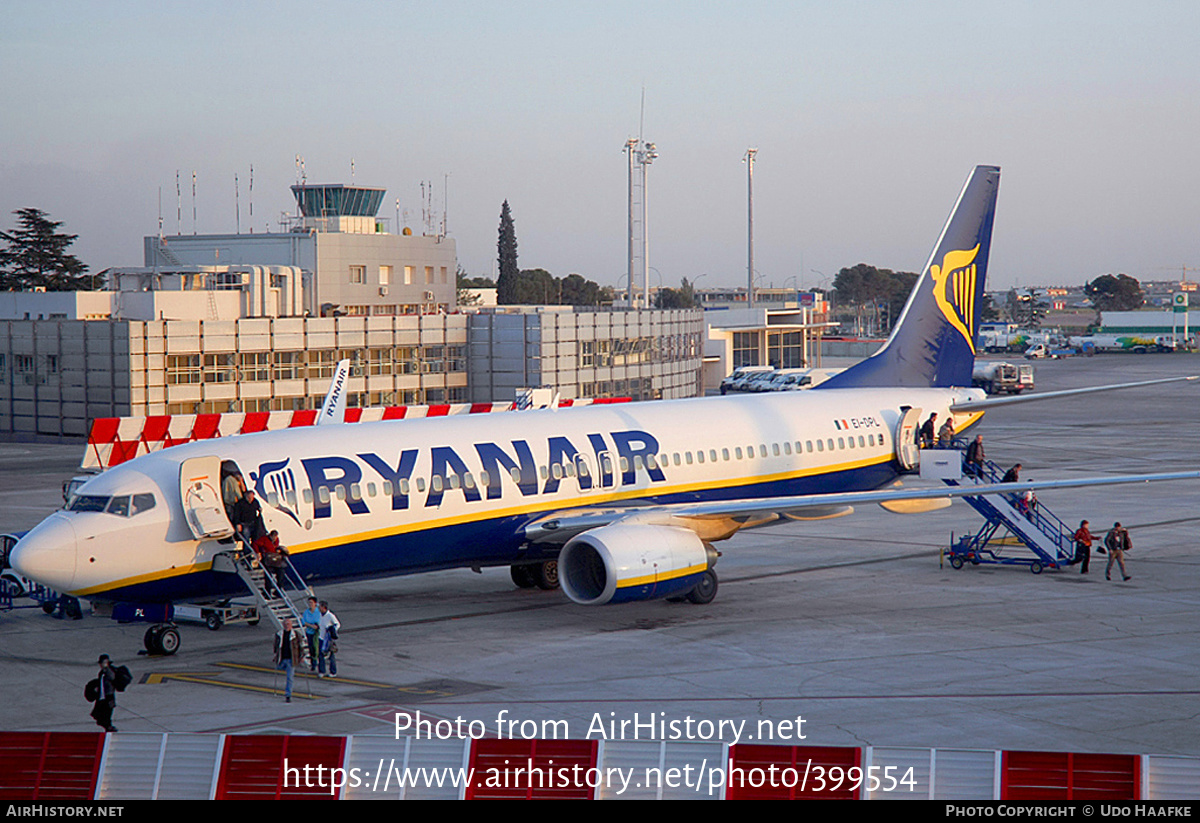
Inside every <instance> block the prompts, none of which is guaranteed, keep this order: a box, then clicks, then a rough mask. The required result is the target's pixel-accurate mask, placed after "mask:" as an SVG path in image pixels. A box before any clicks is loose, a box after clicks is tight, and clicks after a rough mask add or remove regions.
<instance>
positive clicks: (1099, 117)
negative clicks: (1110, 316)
mask: <svg viewBox="0 0 1200 823" xmlns="http://www.w3.org/2000/svg"><path fill="white" fill-rule="evenodd" d="M0 78H2V79H0V226H4V227H10V226H12V225H13V218H12V217H11V214H10V213H11V212H12V211H13V210H14V209H18V208H21V207H26V206H34V207H37V208H41V209H44V210H45V211H48V212H50V214H51V215H52V216H53V217H54V218H55V219H58V220H62V221H65V224H66V226H65V228H66V229H67V230H68V231H71V232H73V233H77V234H79V236H80V237H79V240H78V242H77V244H76V247H75V249H76V252H77V254H78V255H79V256H80V257H81V258H82V259H83V260H84V262H85V263H87V264H88V265H89V266H90V267H91V268H92V269H93V270H99V269H102V268H105V267H107V266H114V265H122V266H124V265H140V264H141V262H142V251H141V249H142V240H141V238H142V237H143V236H144V235H151V234H154V233H155V232H156V231H157V216H158V201H159V191H160V188H161V192H162V194H161V197H162V213H163V217H164V228H165V231H166V232H167V233H168V234H171V233H175V232H176V230H177V227H179V225H180V224H179V223H177V220H176V197H175V174H176V171H177V170H178V171H180V172H181V176H182V178H183V180H184V188H185V192H184V197H183V220H182V225H181V228H182V230H183V232H184V233H188V234H190V233H191V232H192V231H193V228H194V227H193V221H192V217H191V212H192V200H191V172H192V170H195V171H196V172H197V175H198V178H199V183H198V195H197V198H196V210H197V213H198V221H197V222H196V224H195V229H197V230H198V231H199V232H201V233H210V232H232V231H234V229H235V201H234V175H235V174H237V175H238V177H239V179H240V187H241V225H242V230H243V231H248V230H249V227H250V225H251V223H250V219H249V214H248V211H249V199H248V192H247V185H248V177H249V168H250V166H251V165H253V166H254V222H253V225H254V227H255V231H263V230H265V229H266V228H267V227H268V226H270V227H271V228H272V229H275V228H276V227H277V222H278V218H279V215H280V213H281V212H283V211H285V210H292V209H293V208H294V205H293V203H294V201H293V200H292V197H291V193H290V191H289V190H288V186H289V185H291V184H292V183H293V182H295V156H296V155H297V154H300V155H302V156H303V157H304V158H305V161H306V166H307V172H308V180H309V182H312V183H325V182H347V183H348V182H350V163H351V159H353V160H354V164H355V170H356V174H355V178H354V182H356V183H358V184H360V185H369V186H380V187H386V188H387V190H388V194H387V196H386V198H385V201H384V203H385V205H384V207H383V208H382V209H381V212H380V214H381V216H383V217H387V218H393V217H394V215H395V206H394V203H395V198H396V197H399V198H400V199H401V205H402V208H403V209H404V210H405V211H406V212H407V213H408V223H409V224H410V225H412V226H413V227H414V229H416V230H418V231H419V227H420V224H421V190H420V182H421V181H422V180H428V181H432V183H433V186H432V188H433V190H434V201H435V209H436V210H437V212H438V213H439V216H440V212H441V209H442V199H443V188H444V186H445V187H446V188H447V189H448V192H449V196H448V205H449V209H448V213H449V220H448V223H449V230H450V234H451V235H452V236H453V237H454V238H455V239H456V240H457V243H458V254H459V261H460V263H461V264H462V266H463V267H464V268H465V269H466V270H467V272H468V273H469V274H471V275H478V274H485V275H487V274H492V273H493V271H494V268H495V258H496V229H497V224H498V221H499V214H500V204H501V202H502V201H503V200H504V199H505V198H507V199H508V201H509V203H510V204H511V206H512V211H513V215H514V218H515V221H516V229H517V239H518V243H519V254H520V264H521V266H522V267H523V268H532V267H538V266H540V267H543V268H546V269H549V270H550V271H551V272H553V273H554V274H556V275H560V276H562V275H566V274H568V273H570V272H578V273H580V274H582V275H584V276H585V277H588V278H591V279H594V280H597V281H599V282H601V283H608V284H616V283H617V281H618V279H619V278H621V277H622V276H623V273H624V271H625V253H626V161H625V157H624V154H623V151H622V147H623V145H624V142H625V140H626V139H627V138H628V137H631V136H636V135H637V132H638V119H639V104H640V99H641V93H642V88H643V86H644V87H645V90H646V113H645V132H644V133H645V137H646V139H648V140H652V141H654V142H655V143H657V145H658V148H659V152H660V155H661V156H660V157H659V159H658V160H657V161H656V162H655V164H654V165H653V166H652V167H651V169H650V185H649V202H650V220H649V226H650V238H651V250H650V262H651V265H653V266H654V267H655V268H656V269H658V271H659V272H660V274H661V280H662V282H663V283H664V284H665V285H674V284H676V283H678V281H679V278H680V277H683V276H687V277H690V278H693V279H696V278H699V277H700V276H701V275H707V276H706V277H704V278H702V279H700V280H699V283H698V285H699V286H700V287H708V286H716V285H735V284H742V283H744V282H745V279H746V277H745V267H746V168H745V166H744V165H743V164H742V163H741V162H740V161H741V158H742V156H743V154H744V153H745V150H746V148H747V147H749V146H755V147H757V148H758V149H759V154H758V161H757V163H756V165H755V176H754V184H755V187H754V188H755V239H756V244H755V268H756V269H757V270H758V271H759V272H760V274H761V276H762V278H763V280H764V281H765V282H767V283H774V284H775V285H779V286H782V285H784V284H785V283H786V284H787V285H791V284H792V283H797V282H798V283H799V284H800V285H813V284H816V283H818V281H820V279H821V275H820V274H818V273H816V272H820V273H823V274H824V275H825V276H826V282H828V279H829V278H831V277H832V275H833V274H834V273H835V272H836V271H837V270H838V269H839V268H841V267H843V266H850V265H853V264H855V263H858V262H866V263H871V264H874V265H878V266H886V267H889V268H896V269H909V270H915V269H918V268H919V267H920V266H921V265H922V264H923V263H924V262H925V258H926V256H927V255H928V253H929V251H930V247H931V246H932V245H933V242H934V240H935V239H936V236H937V233H938V231H939V230H940V228H941V225H942V222H943V221H944V220H945V217H946V214H947V212H948V210H949V208H950V207H951V205H952V204H953V202H954V199H955V197H956V196H957V194H958V191H959V188H960V186H961V185H962V183H963V181H964V180H965V179H966V176H967V174H968V172H969V171H970V170H971V168H972V167H973V166H974V165H976V164H978V163H988V164H998V165H1000V166H1001V167H1002V168H1003V176H1002V182H1001V186H1000V203H999V207H998V213H997V220H996V229H995V236H994V242H993V252H992V269H991V283H990V285H991V286H992V287H1000V286H1009V285H1012V284H1013V283H1016V282H1019V283H1022V284H1033V283H1047V282H1049V283H1057V282H1067V283H1071V282H1075V283H1081V282H1083V281H1085V280H1089V279H1091V278H1093V277H1096V276H1097V275H1099V274H1103V273H1106V272H1117V271H1122V272H1127V273H1129V274H1132V275H1134V276H1136V277H1139V278H1143V279H1166V278H1168V277H1170V276H1171V272H1170V271H1169V269H1170V268H1172V267H1174V269H1175V273H1176V274H1177V273H1178V272H1179V267H1180V266H1183V265H1186V266H1188V267H1192V266H1195V267H1198V268H1200V249H1197V242H1196V235H1197V230H1196V227H1197V226H1198V225H1200V204H1198V203H1197V194H1196V192H1197V188H1198V187H1197V182H1198V176H1200V172H1198V169H1200V164H1198V163H1197V162H1196V160H1195V158H1194V153H1195V148H1196V146H1197V144H1198V142H1200V140H1198V138H1200V3H1195V2H1188V1H1187V0H1179V2H1170V3H1167V2H1142V3H1131V2H1128V1H1127V0H1126V1H1125V2H1119V3H1107V2H1081V3H1056V2H1047V1H1046V0H1040V2H1029V3H1024V2H1005V3H993V4H984V3H970V4H969V3H962V2H949V3H932V2H925V3H918V2H907V3H900V2H897V3H890V2H878V3H876V2H862V3H852V2H836V3H835V2H820V3H805V2H778V3H768V2H738V3H736V4H735V3H657V2H653V1H652V0H646V1H645V2H641V3H626V2H612V0H610V2H605V3H594V4H593V3H582V2H557V3H549V2H548V3H529V2H520V1H519V0H510V2H504V3H498V2H445V1H444V0H443V1H442V2H429V3H423V2H422V3H417V2H381V3H372V2H357V3H352V4H351V3H331V2H327V1H326V2H320V3H314V2H298V1H297V0H288V2H279V3H269V2H254V0H243V1H242V2H236V3H234V2H228V3H227V2H211V1H210V2H204V3H179V2H163V0H156V2H130V1H129V0H122V2H119V3H114V2H94V3H93V2H53V1H52V0H36V1H28V2H27V0H6V2H5V3H4V7H3V22H2V24H0ZM447 174H449V178H448V185H447V179H446V175H447ZM814 270H815V271H814ZM1197 278H1200V275H1192V279H1197ZM658 279H659V277H658V276H656V275H652V278H651V282H652V283H655V284H656V283H657V282H658Z"/></svg>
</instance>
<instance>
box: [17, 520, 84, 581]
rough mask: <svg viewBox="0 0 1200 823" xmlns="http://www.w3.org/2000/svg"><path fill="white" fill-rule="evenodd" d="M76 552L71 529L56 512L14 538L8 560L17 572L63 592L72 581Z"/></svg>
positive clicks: (67, 522)
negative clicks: (15, 539)
mask: <svg viewBox="0 0 1200 823" xmlns="http://www.w3.org/2000/svg"><path fill="white" fill-rule="evenodd" d="M76 554H77V552H76V542H75V529H74V527H73V526H72V525H71V521H70V520H69V519H68V518H67V517H65V516H64V515H62V514H59V513H56V514H52V515H50V516H49V517H47V518H46V519H45V520H43V521H42V522H41V523H39V524H38V525H37V526H36V527H34V529H33V531H31V532H29V534H27V535H25V536H24V537H22V538H21V539H20V540H18V541H17V545H15V546H13V549H12V553H11V554H10V555H9V563H10V564H11V565H12V567H13V568H14V569H15V570H16V572H17V574H20V575H22V576H24V577H28V578H30V579H31V580H36V581H37V582H38V583H42V584H43V585H46V586H49V587H50V588H52V589H54V590H55V591H57V592H64V593H65V592H69V591H70V590H71V586H72V585H73V584H74V582H75V557H76Z"/></svg>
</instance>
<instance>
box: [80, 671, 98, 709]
mask: <svg viewBox="0 0 1200 823" xmlns="http://www.w3.org/2000/svg"><path fill="white" fill-rule="evenodd" d="M99 698H100V678H99V677H93V678H92V679H91V680H89V681H88V682H87V685H86V686H84V687H83V699H84V700H86V701H87V702H89V703H95V702H96V701H97V700H98V699H99Z"/></svg>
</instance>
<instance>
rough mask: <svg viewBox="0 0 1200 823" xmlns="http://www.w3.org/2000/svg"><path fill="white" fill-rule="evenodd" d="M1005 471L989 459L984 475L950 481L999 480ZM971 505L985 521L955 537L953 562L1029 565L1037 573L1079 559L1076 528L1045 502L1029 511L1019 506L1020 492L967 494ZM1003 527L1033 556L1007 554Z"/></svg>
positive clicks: (957, 484)
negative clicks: (966, 532) (977, 495)
mask: <svg viewBox="0 0 1200 823" xmlns="http://www.w3.org/2000/svg"><path fill="white" fill-rule="evenodd" d="M1003 476H1004V472H1003V470H1002V469H1001V468H1000V467H999V466H997V465H996V464H995V463H993V462H992V461H990V460H988V461H986V462H985V464H984V467H983V472H982V477H980V478H974V477H970V476H966V477H964V478H963V479H962V480H946V483H947V484H948V485H951V486H959V485H969V484H971V483H978V484H980V485H983V484H991V483H999V482H1000V481H1001V479H1002V478H1003ZM962 499H963V500H965V501H966V502H967V504H968V505H970V506H971V508H973V509H975V511H977V512H979V513H980V514H981V515H983V519H984V524H983V527H982V528H980V529H979V531H977V532H975V533H974V534H967V535H964V536H963V537H961V538H959V539H958V540H956V541H954V540H952V545H951V546H950V553H949V554H950V565H951V566H953V567H954V568H956V569H958V568H961V567H962V565H963V563H964V562H969V563H972V564H979V563H998V564H1002V565H1027V566H1029V570H1030V571H1032V572H1033V573H1034V574H1039V573H1040V572H1041V571H1042V569H1045V568H1050V569H1058V568H1062V567H1064V566H1068V565H1070V564H1071V562H1072V561H1073V560H1074V559H1075V541H1074V534H1075V532H1074V530H1073V529H1071V528H1070V527H1069V526H1067V524H1066V523H1064V522H1063V521H1062V520H1060V519H1059V518H1058V517H1055V516H1054V514H1053V513H1051V512H1050V511H1049V510H1048V509H1047V508H1046V507H1045V506H1044V505H1043V504H1041V503H1038V504H1037V505H1036V506H1035V507H1034V508H1033V511H1031V512H1030V513H1029V514H1024V513H1022V511H1021V510H1020V509H1019V508H1018V505H1019V501H1020V495H1019V494H991V495H987V496H980V497H964V498H962ZM1001 527H1003V528H1004V529H1006V530H1007V532H1008V533H1009V534H1011V535H1012V536H1014V537H1016V538H1017V540H1019V541H1020V542H1021V543H1022V544H1024V545H1025V546H1026V547H1027V548H1028V549H1029V550H1030V551H1032V552H1033V554H1034V557H1033V558H1027V557H1026V558H1016V557H1007V556H1004V555H1003V554H1002V553H1001V551H1000V550H998V547H999V546H1001V545H1003V537H1004V535H1001V536H1000V537H999V538H997V536H996V535H997V532H999V531H1000V529H1001Z"/></svg>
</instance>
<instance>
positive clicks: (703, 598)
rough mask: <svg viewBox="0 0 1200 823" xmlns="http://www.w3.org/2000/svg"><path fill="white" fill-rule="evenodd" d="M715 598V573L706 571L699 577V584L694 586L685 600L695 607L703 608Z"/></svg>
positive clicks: (710, 570)
mask: <svg viewBox="0 0 1200 823" xmlns="http://www.w3.org/2000/svg"><path fill="white" fill-rule="evenodd" d="M716 596H717V573H716V572H714V571H713V570H712V569H708V570H707V571H705V572H704V574H702V575H701V576H700V582H699V583H697V584H696V588H694V589H692V590H691V591H690V592H688V596H687V599H688V600H689V601H690V602H692V603H695V604H696V605H697V606H704V605H707V604H709V603H711V602H713V598H714V597H716Z"/></svg>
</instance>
